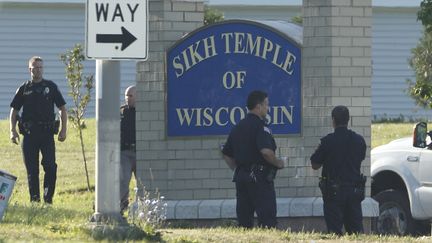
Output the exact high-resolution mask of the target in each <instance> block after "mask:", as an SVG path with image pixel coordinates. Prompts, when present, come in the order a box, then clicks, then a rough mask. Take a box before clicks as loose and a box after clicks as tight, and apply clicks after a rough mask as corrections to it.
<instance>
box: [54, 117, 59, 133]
mask: <svg viewBox="0 0 432 243" xmlns="http://www.w3.org/2000/svg"><path fill="white" fill-rule="evenodd" d="M59 130H60V120H55V121H54V124H53V132H54V134H58V133H59Z"/></svg>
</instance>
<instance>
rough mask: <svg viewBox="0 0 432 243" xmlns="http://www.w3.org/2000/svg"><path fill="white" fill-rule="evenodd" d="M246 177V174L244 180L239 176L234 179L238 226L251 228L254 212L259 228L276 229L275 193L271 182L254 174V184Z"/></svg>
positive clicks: (260, 175)
mask: <svg viewBox="0 0 432 243" xmlns="http://www.w3.org/2000/svg"><path fill="white" fill-rule="evenodd" d="M241 173H242V172H240V173H239V174H241ZM243 173H250V172H247V171H244V172H243ZM248 176H249V175H248V174H246V176H243V178H246V179H241V178H242V176H241V175H240V176H239V178H237V179H235V182H236V193H237V206H236V211H237V220H238V223H239V226H241V227H246V228H251V227H253V224H254V223H253V220H254V212H256V214H257V217H258V226H259V227H268V228H272V227H276V193H275V189H274V183H273V181H270V182H269V181H267V180H266V179H265V176H264V175H262V174H260V173H256V182H255V181H253V180H250V179H248Z"/></svg>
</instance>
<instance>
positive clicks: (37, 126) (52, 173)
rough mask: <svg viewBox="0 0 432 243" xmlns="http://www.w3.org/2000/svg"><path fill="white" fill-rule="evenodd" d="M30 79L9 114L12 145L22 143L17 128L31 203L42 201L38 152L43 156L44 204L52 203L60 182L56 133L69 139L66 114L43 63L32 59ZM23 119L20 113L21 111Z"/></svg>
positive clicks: (19, 89)
mask: <svg viewBox="0 0 432 243" xmlns="http://www.w3.org/2000/svg"><path fill="white" fill-rule="evenodd" d="M28 65H29V71H30V75H31V80H28V81H26V82H24V83H23V84H22V85H21V86H20V87H19V88H18V90H17V91H16V94H15V96H14V98H13V100H12V103H11V104H10V106H11V111H10V117H9V120H10V139H11V142H12V143H15V144H18V143H19V135H18V132H17V129H16V125H17V121H18V120H19V121H18V123H19V124H18V127H19V132H20V133H21V134H22V135H23V141H22V151H23V155H24V156H23V157H24V163H25V166H26V169H27V177H28V178H27V179H28V185H29V192H30V201H31V202H39V201H40V189H39V151H40V152H41V154H42V161H41V163H42V167H43V169H44V171H45V176H44V183H43V186H44V191H43V199H44V202H45V203H49V204H51V203H52V200H53V196H54V192H55V184H56V179H57V164H56V158H55V144H54V134H56V133H58V140H59V141H60V142H63V141H65V140H66V129H67V111H66V107H65V105H66V102H65V100H64V99H63V96H62V94H61V93H60V91H59V89H58V87H57V85H56V84H55V83H54V82H53V81H50V80H46V79H44V78H43V77H42V75H43V60H42V58H40V57H36V56H35V57H32V58H30V60H29V62H28ZM54 104H55V105H56V106H57V108H58V109H59V111H60V118H61V128H60V132H59V131H58V129H59V126H60V123H59V122H58V121H57V122H56V120H55V112H54ZM21 107H22V108H23V111H22V116H21V117H19V116H18V113H19V111H20V109H21Z"/></svg>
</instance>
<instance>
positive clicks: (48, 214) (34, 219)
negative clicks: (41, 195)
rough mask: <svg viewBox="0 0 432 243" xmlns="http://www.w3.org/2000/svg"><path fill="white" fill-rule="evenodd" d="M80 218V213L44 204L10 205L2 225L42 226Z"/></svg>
mask: <svg viewBox="0 0 432 243" xmlns="http://www.w3.org/2000/svg"><path fill="white" fill-rule="evenodd" d="M75 218H82V212H80V211H78V210H69V209H64V208H57V207H53V206H51V205H48V204H45V203H30V204H27V205H20V204H18V203H14V204H10V205H9V206H8V208H7V212H6V217H5V218H4V219H3V221H2V223H10V224H18V225H19V224H22V225H34V226H44V225H47V224H50V223H53V224H56V223H61V222H62V221H64V222H67V221H70V219H75Z"/></svg>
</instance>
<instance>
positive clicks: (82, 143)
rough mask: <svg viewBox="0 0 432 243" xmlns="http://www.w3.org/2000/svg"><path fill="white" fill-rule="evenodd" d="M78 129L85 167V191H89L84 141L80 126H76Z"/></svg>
mask: <svg viewBox="0 0 432 243" xmlns="http://www.w3.org/2000/svg"><path fill="white" fill-rule="evenodd" d="M78 130H79V135H80V141H81V151H82V156H83V160H84V169H85V173H86V178H87V191H90V190H91V189H90V180H89V174H88V169H87V159H86V156H85V150H84V141H83V136H82V128H81V126H78Z"/></svg>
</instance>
